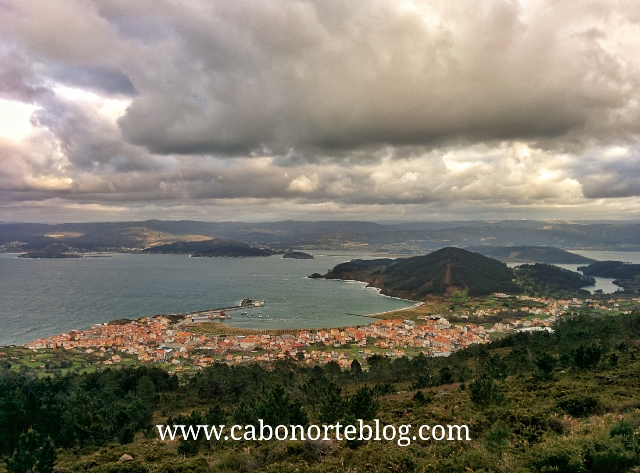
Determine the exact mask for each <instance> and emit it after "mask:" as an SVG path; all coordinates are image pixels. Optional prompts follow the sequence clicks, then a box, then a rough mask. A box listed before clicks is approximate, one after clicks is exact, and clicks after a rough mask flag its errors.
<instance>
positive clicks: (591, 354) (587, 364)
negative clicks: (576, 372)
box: [573, 343, 604, 370]
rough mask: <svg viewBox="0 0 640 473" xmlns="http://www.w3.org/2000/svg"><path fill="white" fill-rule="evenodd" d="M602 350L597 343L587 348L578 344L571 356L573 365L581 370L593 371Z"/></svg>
mask: <svg viewBox="0 0 640 473" xmlns="http://www.w3.org/2000/svg"><path fill="white" fill-rule="evenodd" d="M603 352H604V350H603V349H602V347H601V346H600V345H599V344H597V343H592V344H591V345H589V346H585V345H582V344H580V345H579V346H578V348H576V351H575V352H574V354H573V363H574V364H575V365H576V367H577V368H579V369H581V370H586V369H590V368H591V369H593V368H595V367H596V366H597V365H598V362H599V361H600V358H601V357H602V354H603Z"/></svg>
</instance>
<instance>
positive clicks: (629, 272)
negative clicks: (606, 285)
mask: <svg viewBox="0 0 640 473" xmlns="http://www.w3.org/2000/svg"><path fill="white" fill-rule="evenodd" d="M578 269H579V270H580V271H582V272H583V273H584V274H587V275H589V276H598V277H602V278H617V279H633V278H635V277H636V276H639V275H640V264H631V263H623V262H622V261H598V262H597V263H593V264H590V265H589V266H582V267H580V268H578Z"/></svg>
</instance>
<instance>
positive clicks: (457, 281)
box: [324, 247, 521, 300]
mask: <svg viewBox="0 0 640 473" xmlns="http://www.w3.org/2000/svg"><path fill="white" fill-rule="evenodd" d="M324 277H325V278H326V279H357V280H359V281H366V282H368V283H370V284H371V285H372V286H375V287H379V288H380V289H381V291H382V293H383V294H386V295H392V296H397V297H403V298H407V299H414V300H419V299H424V298H425V297H427V296H428V295H430V294H445V293H447V292H451V291H455V290H467V291H468V294H469V295H483V294H491V293H492V292H508V293H518V292H521V289H520V287H519V286H518V285H517V284H516V283H515V282H514V281H513V279H514V273H513V270H512V269H510V268H508V267H507V266H506V265H505V264H504V263H501V262H499V261H497V260H494V259H491V258H487V257H486V256H482V255H480V254H478V253H472V252H470V251H467V250H463V249H461V248H452V247H449V248H443V249H441V250H438V251H435V252H433V253H430V254H428V255H426V256H414V257H412V258H406V259H399V260H390V259H380V260H369V261H363V260H354V261H351V262H349V263H343V264H339V265H337V266H336V267H335V268H333V269H332V270H331V271H329V272H328V273H327V274H326V275H325V276H324Z"/></svg>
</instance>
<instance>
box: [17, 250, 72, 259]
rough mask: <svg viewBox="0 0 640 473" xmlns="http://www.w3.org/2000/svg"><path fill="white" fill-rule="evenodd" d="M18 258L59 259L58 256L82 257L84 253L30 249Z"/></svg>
mask: <svg viewBox="0 0 640 473" xmlns="http://www.w3.org/2000/svg"><path fill="white" fill-rule="evenodd" d="M18 258H31V259H58V258H82V255H78V254H75V253H58V252H55V251H30V252H28V253H23V254H21V255H18Z"/></svg>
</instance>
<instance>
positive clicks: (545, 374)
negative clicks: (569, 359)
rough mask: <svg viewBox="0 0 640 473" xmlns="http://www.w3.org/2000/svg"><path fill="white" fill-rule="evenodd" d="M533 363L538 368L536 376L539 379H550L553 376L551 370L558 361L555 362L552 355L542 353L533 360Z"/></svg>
mask: <svg viewBox="0 0 640 473" xmlns="http://www.w3.org/2000/svg"><path fill="white" fill-rule="evenodd" d="M534 363H535V364H536V366H537V367H538V373H537V376H538V377H539V378H541V379H551V377H552V375H553V370H554V369H555V367H556V365H557V364H558V360H556V359H555V358H554V357H553V356H552V355H550V354H549V353H547V352H546V351H544V352H542V353H541V354H540V355H538V356H537V357H536V359H535V360H534Z"/></svg>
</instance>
